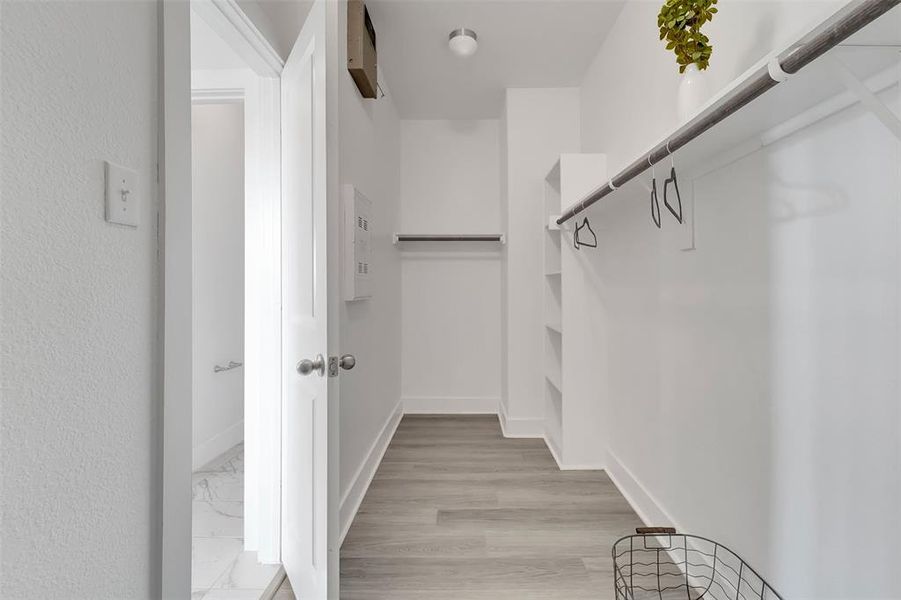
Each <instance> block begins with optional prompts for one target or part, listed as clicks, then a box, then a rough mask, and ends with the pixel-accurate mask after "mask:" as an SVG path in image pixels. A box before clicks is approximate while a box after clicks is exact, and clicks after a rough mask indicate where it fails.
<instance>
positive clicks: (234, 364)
mask: <svg viewBox="0 0 901 600" xmlns="http://www.w3.org/2000/svg"><path fill="white" fill-rule="evenodd" d="M243 366H244V363H239V362H235V361H233V360H230V361H228V364H227V365H225V366H224V367H223V366H222V365H216V366H215V367H213V373H221V372H223V371H231V370H232V369H237V368H238V367H243Z"/></svg>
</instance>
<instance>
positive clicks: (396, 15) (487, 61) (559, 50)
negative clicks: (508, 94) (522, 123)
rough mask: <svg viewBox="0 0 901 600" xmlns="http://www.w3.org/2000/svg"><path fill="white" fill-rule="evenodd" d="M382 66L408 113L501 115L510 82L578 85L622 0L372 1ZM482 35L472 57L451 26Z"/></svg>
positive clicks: (448, 116) (464, 116)
mask: <svg viewBox="0 0 901 600" xmlns="http://www.w3.org/2000/svg"><path fill="white" fill-rule="evenodd" d="M367 6H368V7H369V11H370V15H371V17H372V21H373V24H374V26H375V29H376V35H377V40H378V55H379V69H382V70H383V73H384V75H385V79H386V81H387V83H388V87H390V93H391V94H392V98H393V99H394V103H395V105H396V106H397V109H398V112H399V114H400V117H401V118H403V119H484V118H497V117H499V116H500V114H501V109H502V106H503V98H504V89H505V88H508V87H566V86H576V85H579V84H580V83H581V82H582V77H583V76H584V74H585V71H586V70H587V68H588V65H589V64H590V63H591V61H592V59H593V58H594V56H595V54H596V53H597V51H598V49H599V48H600V46H601V43H602V42H603V41H604V38H605V37H606V35H607V32H608V31H609V30H610V28H611V26H612V25H613V23H614V21H615V20H616V18H617V16H618V15H619V12H620V10H621V9H622V6H623V2H622V0H481V1H477V2H473V1H471V0H369V1H368V2H367ZM459 27H467V28H471V29H474V30H475V31H476V33H477V34H478V36H479V49H478V52H476V54H475V55H474V56H472V57H470V58H468V59H461V58H459V57H457V56H455V55H453V54H452V53H451V52H450V50H449V49H448V47H447V36H448V33H450V31H451V30H453V29H456V28H459Z"/></svg>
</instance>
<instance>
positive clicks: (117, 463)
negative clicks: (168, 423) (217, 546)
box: [0, 1, 159, 600]
mask: <svg viewBox="0 0 901 600" xmlns="http://www.w3.org/2000/svg"><path fill="white" fill-rule="evenodd" d="M157 8H158V7H157V4H156V3H155V2H143V1H128V2H59V3H36V2H35V3H7V2H4V3H3V5H2V9H0V10H2V18H0V20H2V38H0V39H2V41H0V44H2V46H0V48H2V86H0V87H2V186H0V187H2V212H0V216H2V227H0V253H2V254H0V256H2V271H0V273H2V280H0V284H2V296H0V299H2V309H0V310H2V335H0V344H2V359H3V365H2V367H3V370H2V384H0V390H2V395H3V396H2V411H3V414H2V452H0V457H2V458H0V460H2V469H3V473H2V476H3V494H2V524H0V526H2V532H3V545H2V563H0V564H2V577H0V597H3V598H10V599H12V598H15V599H16V600H22V599H27V598H41V599H48V598H65V599H67V600H73V599H81V598H84V599H91V600H96V599H99V598H117V599H119V598H121V599H125V598H147V597H150V596H154V595H156V594H157V593H158V592H156V590H157V588H158V579H159V569H158V566H157V563H158V560H159V559H158V557H159V545H158V541H157V536H158V534H157V533H156V532H157V526H158V523H157V522H156V516H155V515H156V513H157V507H156V503H155V498H156V497H157V495H158V494H159V489H158V487H157V486H155V485H154V480H155V479H156V476H157V473H158V467H159V465H158V464H157V461H156V459H155V457H156V456H158V441H157V433H158V430H157V426H156V423H157V419H158V401H157V398H158V390H157V387H156V376H155V374H156V372H157V366H156V361H155V356H156V352H157V348H158V341H157V339H156V324H157V308H158V304H157V296H158V291H157V287H158V286H157V282H158V267H157V256H156V241H155V240H156V216H155V215H156V211H157V204H156V201H155V197H156V186H155V182H154V178H155V163H156V152H157V92H158V90H157V27H158V14H157ZM105 159H108V160H111V161H114V162H118V163H120V164H124V165H128V166H131V167H133V168H135V169H137V170H138V172H139V176H140V187H139V189H138V190H137V194H138V195H139V197H140V198H141V201H142V203H143V204H142V210H141V215H140V219H141V225H140V227H139V228H138V229H137V230H134V229H127V228H122V227H117V226H112V225H108V224H106V223H105V222H104V215H103V212H104V209H103V162H102V161H103V160H105Z"/></svg>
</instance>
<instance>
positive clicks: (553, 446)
mask: <svg viewBox="0 0 901 600" xmlns="http://www.w3.org/2000/svg"><path fill="white" fill-rule="evenodd" d="M541 437H542V439H544V445H545V446H547V449H548V450H550V451H551V456H553V457H554V462H556V463H557V468H558V469H560V470H561V471H564V470H565V469H564V468H563V463H562V462H560V449H559V448H558V447H557V443H556V442H554V440H553V439H552V438H551V436H549V435H547V434H544V435H542V436H541Z"/></svg>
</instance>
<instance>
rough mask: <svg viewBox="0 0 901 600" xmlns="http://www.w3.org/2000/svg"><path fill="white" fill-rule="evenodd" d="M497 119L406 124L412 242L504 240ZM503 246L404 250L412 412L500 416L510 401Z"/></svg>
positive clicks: (405, 386) (407, 405) (407, 385)
mask: <svg viewBox="0 0 901 600" xmlns="http://www.w3.org/2000/svg"><path fill="white" fill-rule="evenodd" d="M499 161H500V138H499V122H498V121H497V120H493V119H492V120H480V121H426V120H423V121H418V120H411V121H406V120H405V121H402V123H401V205H402V210H401V218H400V228H399V229H398V231H402V232H408V233H496V232H502V231H503V229H504V228H503V226H502V225H501V223H500V209H501V203H500V164H499ZM499 250H500V249H499V247H498V246H497V244H492V243H488V244H486V243H452V244H449V243H437V244H436V243H430V242H423V243H405V244H404V245H403V247H402V248H401V251H402V252H403V291H402V296H403V307H404V313H403V337H402V342H401V346H402V352H403V383H402V392H401V393H402V396H403V398H404V410H405V411H407V412H496V410H497V406H498V402H499V400H500V395H501V388H500V386H501V383H500V365H501V335H500V333H501V300H500V286H501V279H500V257H501V254H500V252H499Z"/></svg>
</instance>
